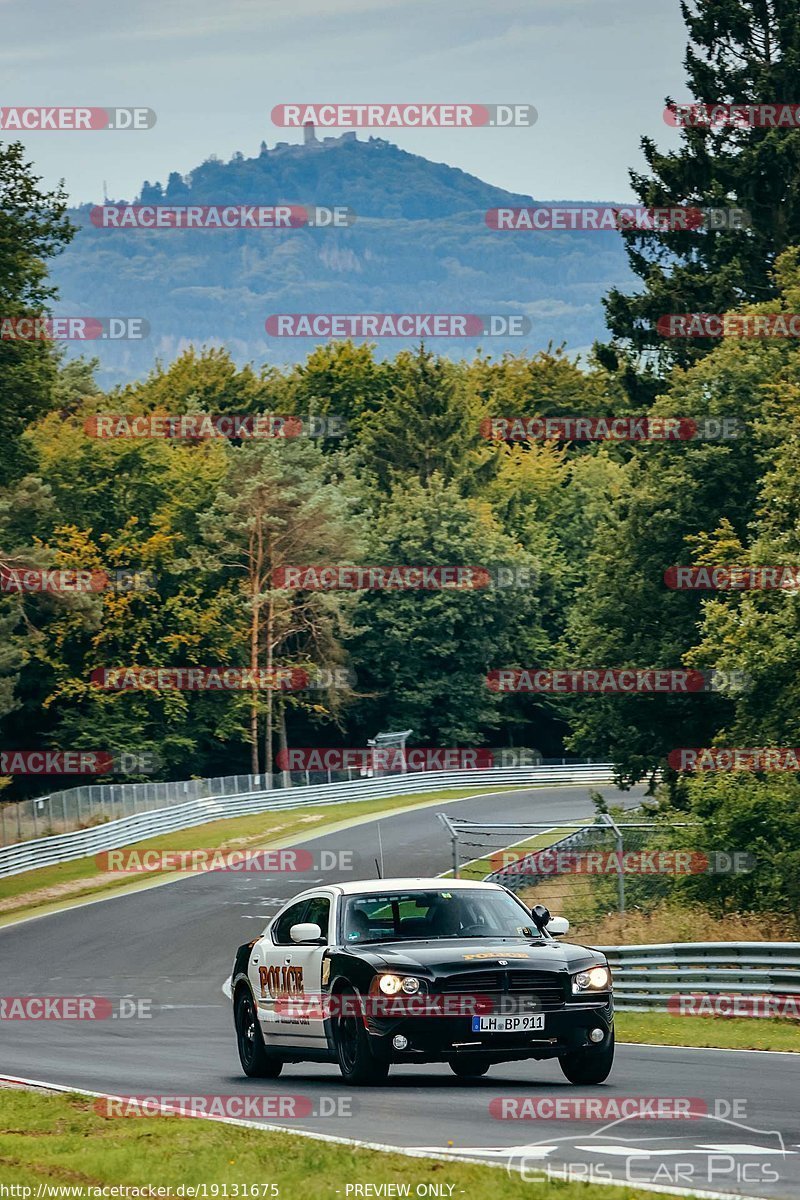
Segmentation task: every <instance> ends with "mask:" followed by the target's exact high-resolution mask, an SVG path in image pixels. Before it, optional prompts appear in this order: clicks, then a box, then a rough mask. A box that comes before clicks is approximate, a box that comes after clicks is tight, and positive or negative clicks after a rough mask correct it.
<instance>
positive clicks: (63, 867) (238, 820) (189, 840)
mask: <svg viewBox="0 0 800 1200" xmlns="http://www.w3.org/2000/svg"><path fill="white" fill-rule="evenodd" d="M515 790H518V789H516V788H514V787H503V788H500V787H498V788H488V789H487V788H477V787H476V788H458V789H445V790H442V791H438V792H437V791H433V792H425V793H422V794H420V795H417V796H409V795H404V796H393V797H389V798H386V797H383V798H376V799H372V800H363V801H362V800H359V801H355V802H351V803H341V802H340V803H338V804H337V803H335V802H334V803H332V804H325V805H322V806H320V805H313V806H308V807H305V808H293V809H291V810H290V811H288V812H262V813H254V814H253V815H252V816H244V817H229V818H227V819H226V820H221V821H210V822H208V823H207V824H205V825H195V826H194V827H193V828H191V829H178V830H175V832H173V833H165V834H162V835H161V836H159V837H154V838H147V839H146V840H144V841H141V842H136V843H131V844H135V845H136V847H137V849H138V850H140V851H144V850H196V849H208V850H241V849H245V848H246V849H270V848H273V847H278V846H286V845H290V844H291V843H292V841H293V839H295V840H296V839H300V838H309V837H313V836H315V835H316V834H318V833H324V832H332V831H333V830H335V829H336V828H337V827H338V828H346V827H347V826H348V825H352V824H356V823H357V822H359V821H362V820H364V819H365V818H368V817H372V816H375V815H382V814H386V815H387V816H388V815H390V814H391V813H394V812H397V811H399V810H402V809H407V808H416V807H419V806H423V805H430V804H437V803H440V802H442V801H445V800H457V799H463V798H464V797H468V796H477V795H485V794H488V793H490V792H509V791H515ZM445 853H446V851H445ZM177 877H178V873H177V872H174V871H148V872H146V873H143V874H141V875H139V874H133V875H128V874H120V873H112V872H108V871H105V872H104V871H103V870H102V869H101V868H100V867H98V865H97V863H96V861H95V857H94V855H90V856H89V857H88V858H77V859H74V860H73V861H72V862H66V863H58V864H56V865H54V866H51V867H40V868H38V869H37V870H34V871H23V872H22V873H21V874H19V875H9V876H6V877H4V878H2V879H0V925H3V924H7V923H8V922H9V921H10V920H13V919H14V918H17V917H19V916H21V915H27V914H29V913H34V912H37V911H39V910H43V911H44V910H50V909H54V908H64V907H67V906H68V905H69V904H70V903H73V902H74V901H76V900H80V899H85V898H87V897H95V896H98V895H100V894H103V893H111V892H120V893H122V892H125V891H135V890H138V889H140V888H142V887H147V886H148V885H149V884H151V883H152V882H153V880H154V879H161V880H163V879H168V878H177Z"/></svg>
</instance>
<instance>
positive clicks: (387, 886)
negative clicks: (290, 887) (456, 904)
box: [333, 875, 502, 896]
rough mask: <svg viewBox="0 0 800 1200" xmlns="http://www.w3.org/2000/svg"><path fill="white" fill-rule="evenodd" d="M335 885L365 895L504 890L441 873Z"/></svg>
mask: <svg viewBox="0 0 800 1200" xmlns="http://www.w3.org/2000/svg"><path fill="white" fill-rule="evenodd" d="M333 886H334V887H335V888H336V889H337V890H338V891H339V892H340V893H341V894H342V895H345V896H352V895H363V894H364V893H370V892H374V893H375V894H376V895H380V894H381V893H382V892H430V891H438V890H439V889H440V888H446V889H447V890H448V891H453V890H459V889H461V888H481V889H483V890H486V891H495V892H496V891H500V890H502V889H501V888H500V887H499V885H498V884H496V883H483V882H482V881H481V880H478V879H446V878H442V876H440V875H437V876H432V877H430V878H425V877H424V876H418V877H417V878H409V879H354V880H351V881H350V882H349V883H336V884H334V885H333Z"/></svg>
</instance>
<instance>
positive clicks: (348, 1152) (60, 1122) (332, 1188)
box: [0, 1089, 651, 1200]
mask: <svg viewBox="0 0 800 1200" xmlns="http://www.w3.org/2000/svg"><path fill="white" fill-rule="evenodd" d="M0 1116H1V1117H2V1120H0V1126H2V1131H0V1164H2V1175H3V1182H4V1183H5V1184H6V1185H9V1184H15V1185H17V1186H22V1187H29V1188H30V1189H31V1191H30V1193H28V1194H29V1195H31V1196H35V1195H36V1191H37V1187H38V1186H39V1185H40V1184H45V1185H47V1184H49V1185H50V1186H55V1187H58V1186H61V1187H64V1186H66V1187H69V1188H70V1189H73V1188H74V1189H75V1190H74V1191H71V1195H72V1196H73V1197H75V1198H76V1200H77V1198H78V1197H79V1196H85V1197H86V1200H91V1198H92V1196H93V1193H92V1191H91V1189H92V1188H96V1187H102V1186H104V1185H110V1186H118V1187H119V1186H127V1187H131V1188H135V1187H145V1188H146V1187H147V1185H148V1184H150V1185H152V1186H153V1187H154V1188H156V1187H162V1188H165V1189H166V1191H165V1192H163V1193H161V1194H162V1196H165V1197H171V1196H190V1195H192V1193H191V1192H189V1191H188V1189H189V1188H190V1187H193V1188H197V1189H199V1190H198V1191H196V1192H195V1193H194V1195H195V1196H200V1197H202V1196H203V1195H204V1194H205V1196H207V1197H211V1196H214V1195H217V1196H222V1195H223V1194H224V1193H223V1191H222V1190H221V1188H222V1185H227V1186H228V1189H229V1190H228V1192H227V1195H229V1196H235V1195H239V1196H246V1197H248V1200H249V1198H250V1197H254V1198H256V1197H257V1198H258V1200H262V1198H266V1197H270V1196H276V1195H277V1196H279V1197H280V1200H310V1198H313V1200H344V1197H345V1196H346V1195H347V1194H348V1193H347V1191H346V1189H347V1185H348V1184H350V1185H353V1184H362V1185H364V1184H373V1185H374V1184H380V1183H384V1184H395V1185H397V1184H400V1185H403V1184H405V1185H407V1186H409V1188H410V1194H411V1195H415V1194H416V1189H417V1187H418V1186H419V1185H427V1188H429V1189H430V1190H429V1192H428V1194H429V1195H440V1196H441V1195H444V1196H447V1195H451V1196H453V1197H463V1198H464V1200H482V1198H483V1197H491V1198H492V1200H519V1196H520V1194H521V1192H520V1188H521V1187H522V1186H523V1185H522V1184H521V1182H520V1179H519V1176H513V1177H511V1176H509V1175H508V1174H507V1173H506V1172H505V1171H503V1170H499V1169H498V1168H496V1167H486V1166H481V1165H478V1164H472V1163H460V1162H442V1161H440V1160H436V1159H427V1158H407V1157H404V1156H403V1155H400V1154H391V1153H382V1152H379V1151H375V1150H362V1149H359V1148H357V1147H354V1146H341V1145H335V1144H330V1143H329V1144H324V1143H322V1142H319V1141H314V1140H312V1139H310V1138H301V1137H296V1136H293V1135H292V1134H290V1133H288V1134H283V1133H271V1132H261V1131H260V1130H255V1129H241V1128H237V1127H234V1126H230V1125H226V1124H222V1123H219V1122H215V1121H205V1120H193V1119H191V1118H186V1117H135V1118H130V1119H127V1120H126V1119H120V1118H110V1119H109V1118H105V1117H103V1116H100V1115H99V1114H97V1113H96V1112H95V1111H94V1109H93V1101H92V1100H91V1099H89V1098H87V1097H85V1096H80V1095H74V1094H68V1095H52V1094H42V1093H37V1092H30V1091H21V1090H11V1089H3V1090H0ZM342 1124H358V1121H357V1118H356V1120H355V1121H352V1122H344V1121H343V1122H342ZM357 1133H358V1131H357V1130H349V1129H348V1130H342V1134H344V1135H345V1136H353V1137H355V1136H357ZM271 1184H274V1185H276V1188H277V1191H271V1190H270V1185H271ZM434 1184H437V1185H439V1186H440V1188H441V1190H440V1191H438V1192H436V1191H435V1190H434V1189H433V1186H432V1185H434ZM181 1185H183V1190H182V1191H180V1192H179V1191H178V1190H177V1189H178V1188H179V1187H180V1186H181ZM203 1185H205V1193H204V1192H203ZM233 1185H238V1192H237V1191H234V1190H232V1188H233ZM442 1185H452V1188H450V1187H447V1186H442ZM215 1187H216V1188H217V1189H218V1190H217V1191H216V1192H215V1191H214V1188H215ZM245 1187H246V1188H247V1190H246V1191H245V1190H244V1189H245ZM251 1189H252V1190H251ZM554 1189H556V1190H557V1194H558V1196H559V1198H560V1200H593V1198H594V1197H601V1198H602V1200H629V1198H630V1200H633V1198H634V1197H642V1198H644V1197H649V1196H651V1193H650V1192H642V1191H638V1190H637V1189H636V1188H629V1187H603V1188H602V1189H601V1188H594V1189H593V1188H590V1187H589V1186H587V1185H586V1184H579V1183H563V1184H561V1183H557V1184H552V1183H528V1184H526V1185H525V1195H526V1196H527V1197H530V1200H544V1197H545V1195H547V1196H552V1194H553V1190H554ZM393 1193H394V1194H398V1192H397V1191H396V1190H395V1189H394V1188H392V1189H391V1190H390V1189H385V1190H384V1194H393ZM18 1194H19V1195H24V1193H18ZM143 1194H146V1193H143ZM355 1194H358V1193H354V1192H353V1191H350V1192H349V1195H351V1196H352V1195H355ZM364 1194H370V1192H365V1191H362V1192H361V1195H362V1196H363V1195H364ZM371 1194H372V1195H375V1194H376V1192H375V1191H372V1192H371ZM399 1194H400V1195H402V1194H403V1191H400V1192H399ZM419 1194H423V1195H424V1194H426V1193H425V1191H423V1190H422V1189H421V1190H420V1193H419ZM43 1195H45V1196H46V1195H47V1192H46V1191H43Z"/></svg>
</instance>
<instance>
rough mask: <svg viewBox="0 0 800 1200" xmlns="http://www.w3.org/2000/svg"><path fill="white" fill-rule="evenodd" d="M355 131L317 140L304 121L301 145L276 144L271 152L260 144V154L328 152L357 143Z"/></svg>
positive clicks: (379, 141)
mask: <svg viewBox="0 0 800 1200" xmlns="http://www.w3.org/2000/svg"><path fill="white" fill-rule="evenodd" d="M369 140H370V142H374V143H375V144H376V145H385V146H388V145H389V143H388V142H387V141H385V140H384V138H374V137H371V138H370V139H369ZM357 141H358V137H357V136H356V131H355V129H348V131H347V132H346V133H341V134H340V135H339V137H324V138H318V137H317V134H316V131H315V128H314V122H313V121H306V123H305V125H304V126H303V141H302V144H301V145H298V143H297V142H276V143H275V145H274V147H273V148H272V150H271V151H270V150H269V148H268V147H267V143H266V142H262V143H261V154H262V155H264V154H270V153H273V154H274V153H275V151H277V150H330V149H331V147H333V146H343V145H345V144H346V143H347V142H357Z"/></svg>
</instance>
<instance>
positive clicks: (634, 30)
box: [0, 0, 688, 202]
mask: <svg viewBox="0 0 800 1200" xmlns="http://www.w3.org/2000/svg"><path fill="white" fill-rule="evenodd" d="M0 21H1V22H2V29H3V36H2V43H1V44H0V76H1V77H2V80H3V95H2V99H1V100H0V103H2V104H3V105H35V106H40V105H99V106H105V105H142V106H147V107H150V108H153V109H155V110H156V112H157V114H158V123H157V125H156V126H155V128H154V129H152V130H149V131H142V132H109V131H98V132H80V133H73V132H53V133H29V134H25V135H23V140H24V141H25V143H26V145H27V147H28V148H29V151H30V155H31V157H32V159H33V161H34V162H35V164H36V166H37V168H38V169H39V172H40V173H41V174H42V175H43V176H44V177H45V180H46V181H47V183H48V184H53V183H55V182H56V181H57V180H58V179H59V178H61V177H63V178H64V179H65V181H66V185H67V189H68V191H69V193H70V196H71V198H72V199H73V200H74V201H76V202H77V201H86V200H92V201H97V200H100V199H101V198H102V188H103V181H104V180H106V181H107V183H108V193H109V195H110V196H111V197H114V198H127V199H130V198H131V197H132V196H133V195H134V194H135V193H136V192H137V191H138V189H139V186H140V184H141V182H142V180H143V179H150V180H156V179H158V180H161V181H162V182H163V181H165V179H166V176H167V174H168V173H169V171H170V170H178V171H180V172H181V173H185V172H187V171H189V170H191V168H192V167H195V166H197V165H198V164H199V163H200V162H202V161H203V160H204V159H205V158H207V157H208V156H209V155H210V154H212V153H215V154H217V155H219V156H220V157H221V158H223V159H226V160H227V159H228V158H229V157H230V155H231V154H232V153H233V151H234V150H242V151H243V152H244V153H245V155H248V156H249V155H251V154H256V153H257V152H258V145H259V142H260V141H261V139H262V138H265V139H266V140H267V142H268V144H269V145H273V144H274V143H275V142H276V141H278V140H288V141H296V140H299V137H300V135H299V132H298V131H294V130H288V131H286V130H281V129H277V128H275V127H274V126H273V125H272V124H271V121H270V111H271V109H272V107H273V105H275V104H278V103H284V102H290V101H315V102H323V101H341V102H345V101H408V102H412V101H461V102H473V103H502V102H507V103H523V102H525V103H529V104H533V105H535V107H536V108H537V109H538V112H539V120H538V123H537V124H536V125H535V126H534V127H533V128H530V129H509V130H494V129H480V130H469V129H451V130H448V129H440V130H426V131H419V132H416V131H414V130H411V129H408V130H404V131H394V130H393V131H390V132H387V133H382V132H381V131H380V130H374V131H372V132H374V133H375V134H377V135H379V136H385V137H388V138H389V139H390V140H392V141H394V142H396V143H397V144H399V145H400V146H402V147H403V148H404V149H407V150H409V151H412V152H414V153H419V154H422V155H424V156H425V157H426V158H430V159H433V160H434V161H439V162H447V163H450V164H451V165H453V166H457V167H461V168H462V169H463V170H465V171H469V172H470V173H472V174H474V175H478V176H479V177H480V178H482V179H485V180H487V181H488V182H491V183H494V184H496V185H498V186H501V187H505V188H508V189H509V190H511V191H518V192H525V193H529V194H531V195H533V196H534V197H536V198H538V199H556V198H570V199H592V198H597V199H599V198H602V199H620V200H626V199H630V198H631V197H632V193H631V191H630V188H629V184H628V179H627V168H628V167H631V166H635V167H641V165H642V160H641V155H640V151H639V138H640V136H641V135H642V134H643V133H649V134H651V135H652V136H654V137H655V138H656V139H657V140H658V142H659V144H660V145H661V146H663V147H664V148H669V147H670V146H674V145H676V144H677V135H676V134H675V132H674V131H671V130H670V129H669V128H668V127H667V126H666V125H665V124H664V123H663V119H662V115H661V114H662V109H663V101H664V97H665V95H667V94H669V95H671V96H672V97H673V98H674V99H676V100H682V99H687V98H688V96H687V94H686V90H685V86H684V72H683V67H682V65H681V64H682V59H683V54H684V48H685V41H686V31H685V28H684V26H683V22H682V20H681V16H680V11H679V8H678V0H291V2H285V0H134V2H133V3H132V4H124V5H116V4H109V3H108V2H107V0H104V2H103V3H101V2H100V0H28V3H27V4H23V3H20V2H19V0H0ZM328 132H336V131H333V130H331V131H328ZM9 136H11V135H9V134H8V133H0V137H2V138H8V137H9ZM15 136H16V135H15ZM358 136H359V137H360V138H366V137H368V136H369V131H366V130H364V131H359V134H358Z"/></svg>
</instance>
